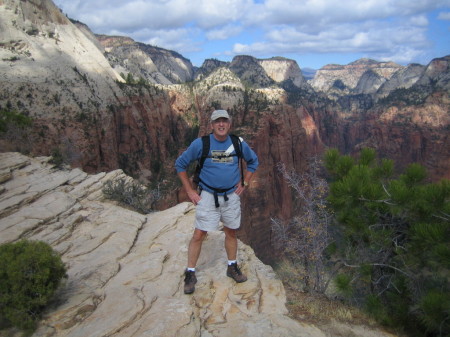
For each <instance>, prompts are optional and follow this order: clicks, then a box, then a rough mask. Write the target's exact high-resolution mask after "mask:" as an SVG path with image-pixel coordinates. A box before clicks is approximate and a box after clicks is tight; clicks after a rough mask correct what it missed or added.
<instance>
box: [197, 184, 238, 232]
mask: <svg viewBox="0 0 450 337" xmlns="http://www.w3.org/2000/svg"><path fill="white" fill-rule="evenodd" d="M200 196H201V197H202V199H201V200H200V202H199V203H198V204H197V210H196V215H195V222H194V226H195V228H198V229H200V230H202V231H207V232H209V231H217V230H220V229H221V226H220V222H222V223H223V225H224V226H226V227H228V228H231V229H238V228H239V227H240V226H241V198H240V197H239V196H238V195H237V194H236V193H234V192H233V193H230V194H229V195H228V201H225V200H224V198H223V196H220V195H219V205H220V207H216V205H215V203H214V195H213V194H212V193H209V192H207V191H204V190H203V191H202V193H201V194H200Z"/></svg>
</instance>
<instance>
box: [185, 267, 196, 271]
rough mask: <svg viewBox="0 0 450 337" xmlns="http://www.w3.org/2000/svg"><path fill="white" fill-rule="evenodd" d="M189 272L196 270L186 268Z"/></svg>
mask: <svg viewBox="0 0 450 337" xmlns="http://www.w3.org/2000/svg"><path fill="white" fill-rule="evenodd" d="M186 270H188V271H195V268H186Z"/></svg>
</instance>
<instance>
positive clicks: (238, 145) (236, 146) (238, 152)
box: [230, 134, 244, 186]
mask: <svg viewBox="0 0 450 337" xmlns="http://www.w3.org/2000/svg"><path fill="white" fill-rule="evenodd" d="M230 138H231V141H232V143H233V146H234V151H235V152H236V156H237V157H238V165H239V166H240V168H241V185H242V186H244V166H243V165H242V158H243V157H244V156H243V154H242V141H241V138H240V137H238V136H236V135H233V134H230Z"/></svg>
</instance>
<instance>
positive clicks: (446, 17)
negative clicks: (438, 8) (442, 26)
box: [438, 12, 450, 20]
mask: <svg viewBox="0 0 450 337" xmlns="http://www.w3.org/2000/svg"><path fill="white" fill-rule="evenodd" d="M438 19H439V20H450V12H440V13H439V15H438Z"/></svg>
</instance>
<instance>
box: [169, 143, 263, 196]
mask: <svg viewBox="0 0 450 337" xmlns="http://www.w3.org/2000/svg"><path fill="white" fill-rule="evenodd" d="M209 139H210V147H209V156H214V155H220V154H224V152H225V151H227V150H228V149H229V147H230V146H232V144H233V143H232V141H231V138H230V136H228V137H227V139H226V140H225V141H223V142H221V141H218V140H217V139H216V138H215V137H214V135H213V134H210V135H209ZM202 150H203V143H202V139H201V138H197V139H196V140H194V141H193V142H192V143H191V145H189V147H188V148H187V149H186V151H184V152H183V153H182V154H181V156H179V157H178V159H177V160H176V161H175V168H176V170H177V172H183V171H186V169H187V167H188V166H189V164H190V163H191V162H193V161H196V160H198V159H200V157H201V156H202ZM234 153H236V151H235V150H234V149H233V151H232V152H231V154H234ZM242 155H243V158H244V160H245V161H246V163H247V170H248V171H250V172H255V171H256V169H257V167H258V157H257V155H256V153H255V152H254V151H253V150H252V149H251V148H250V146H248V144H247V143H246V142H245V141H243V142H242ZM200 179H201V182H200V187H201V188H202V189H204V190H206V191H208V192H211V193H213V191H212V190H211V189H210V188H208V187H207V186H205V184H207V185H209V186H211V187H214V188H217V189H229V190H228V191H227V193H229V192H231V191H234V190H235V189H236V187H235V186H236V185H237V184H238V183H239V181H240V180H241V173H240V170H239V163H238V157H237V156H230V157H225V158H206V160H205V163H204V164H203V168H202V170H201V172H200ZM202 182H204V183H205V184H203V183H202ZM220 194H223V193H219V195H220Z"/></svg>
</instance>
